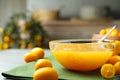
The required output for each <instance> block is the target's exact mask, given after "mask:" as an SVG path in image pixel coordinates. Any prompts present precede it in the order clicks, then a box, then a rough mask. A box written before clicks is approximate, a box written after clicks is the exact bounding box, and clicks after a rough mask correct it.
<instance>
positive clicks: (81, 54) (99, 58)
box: [49, 39, 114, 71]
mask: <svg viewBox="0 0 120 80" xmlns="http://www.w3.org/2000/svg"><path fill="white" fill-rule="evenodd" d="M97 41H98V40H91V39H71V40H53V41H50V42H49V47H50V51H51V52H52V54H53V56H54V58H55V59H56V60H57V61H58V62H59V63H60V64H61V65H63V66H64V67H65V68H67V69H70V70H75V71H92V70H96V69H98V68H100V67H101V66H102V65H103V64H105V63H106V62H107V61H108V59H109V58H110V57H111V56H112V54H113V50H114V43H113V42H112V41H108V40H106V41H103V42H101V43H97Z"/></svg>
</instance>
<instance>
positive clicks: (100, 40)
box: [98, 25, 116, 43]
mask: <svg viewBox="0 0 120 80" xmlns="http://www.w3.org/2000/svg"><path fill="white" fill-rule="evenodd" d="M115 28H116V25H114V26H113V27H112V28H111V29H110V30H109V31H108V32H107V33H106V34H105V35H104V36H103V37H102V38H101V39H99V40H98V43H100V42H102V41H103V40H104V39H105V38H106V37H107V36H108V35H109V34H110V33H111V32H112V31H113V30H114V29H115Z"/></svg>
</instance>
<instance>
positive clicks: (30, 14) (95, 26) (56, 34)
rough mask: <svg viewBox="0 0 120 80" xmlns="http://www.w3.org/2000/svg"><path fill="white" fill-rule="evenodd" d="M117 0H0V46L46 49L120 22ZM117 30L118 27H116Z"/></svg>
mask: <svg viewBox="0 0 120 80" xmlns="http://www.w3.org/2000/svg"><path fill="white" fill-rule="evenodd" d="M119 3H120V0H0V32H1V34H0V35H1V42H0V46H1V49H9V48H33V47H35V46H39V47H46V48H48V42H49V41H50V40H55V39H76V38H92V37H93V34H95V33H99V32H100V30H101V29H105V28H107V27H112V26H113V25H118V26H119V25H120V21H119V19H120V5H119ZM118 29H119V27H118Z"/></svg>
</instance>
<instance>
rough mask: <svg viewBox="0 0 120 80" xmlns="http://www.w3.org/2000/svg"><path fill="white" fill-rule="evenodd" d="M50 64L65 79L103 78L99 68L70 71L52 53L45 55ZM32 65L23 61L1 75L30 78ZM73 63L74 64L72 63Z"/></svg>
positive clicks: (99, 79) (85, 79) (98, 79)
mask: <svg viewBox="0 0 120 80" xmlns="http://www.w3.org/2000/svg"><path fill="white" fill-rule="evenodd" d="M46 58H48V59H49V60H50V61H51V62H52V64H53V67H54V69H56V71H57V73H58V75H59V79H62V80H63V79H67V80H103V78H102V77H101V75H100V73H99V72H100V71H99V70H95V71H91V72H76V71H71V70H68V69H66V68H64V67H63V66H62V65H60V64H59V63H58V62H57V61H56V60H55V59H54V58H53V56H52V54H50V55H48V56H46ZM34 65H35V62H31V63H25V64H23V65H21V66H18V67H16V68H13V69H11V70H9V71H6V72H3V73H2V75H3V76H4V77H7V78H15V79H17V80H18V79H21V80H23V79H28V80H30V79H31V80H32V76H33V73H34ZM73 65H74V64H73Z"/></svg>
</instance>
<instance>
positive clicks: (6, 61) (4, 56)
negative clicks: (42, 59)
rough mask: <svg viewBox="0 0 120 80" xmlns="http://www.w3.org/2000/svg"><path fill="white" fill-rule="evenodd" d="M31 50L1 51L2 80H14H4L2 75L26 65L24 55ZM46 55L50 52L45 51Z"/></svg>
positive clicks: (0, 79)
mask: <svg viewBox="0 0 120 80" xmlns="http://www.w3.org/2000/svg"><path fill="white" fill-rule="evenodd" d="M29 51H30V49H8V50H1V51H0V80H12V79H6V78H4V77H3V76H2V75H1V73H2V72H4V71H7V70H10V69H12V68H14V67H17V66H19V65H22V64H24V63H25V62H24V60H23V55H24V54H25V53H27V52H29ZM44 51H45V55H46V54H49V53H50V51H49V50H48V49H45V50H44Z"/></svg>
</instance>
